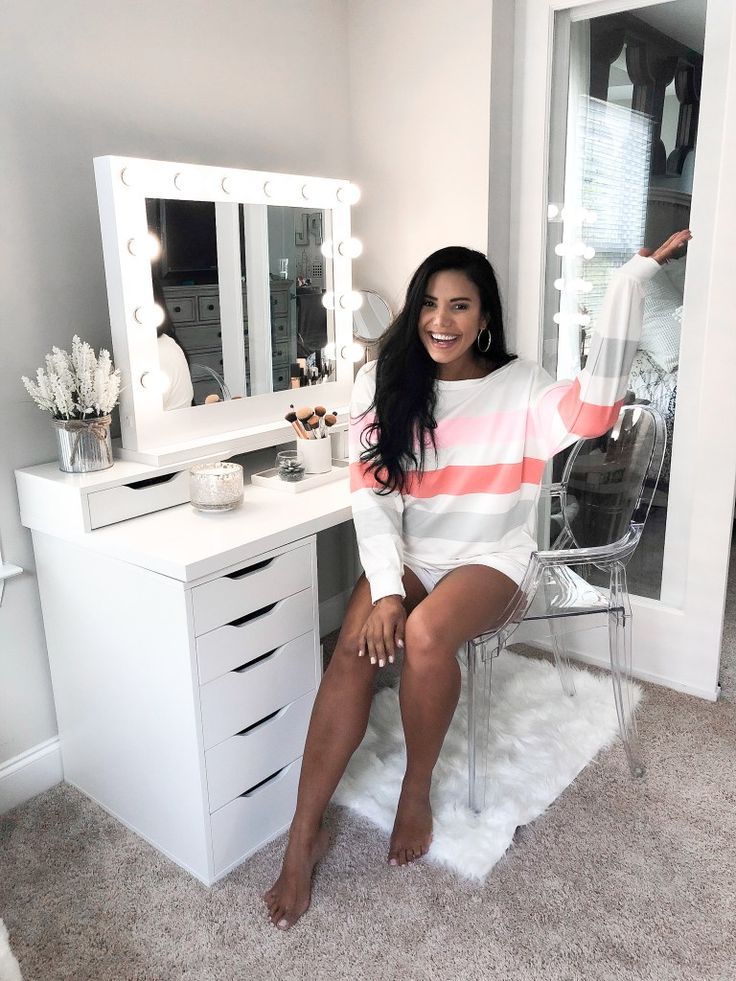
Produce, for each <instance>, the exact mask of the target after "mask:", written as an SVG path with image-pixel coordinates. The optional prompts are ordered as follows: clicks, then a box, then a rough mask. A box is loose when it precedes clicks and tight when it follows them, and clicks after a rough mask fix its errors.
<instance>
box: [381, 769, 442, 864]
mask: <svg viewBox="0 0 736 981" xmlns="http://www.w3.org/2000/svg"><path fill="white" fill-rule="evenodd" d="M431 843H432V808H431V806H430V803H429V786H428V785H426V784H425V785H422V786H416V785H413V786H412V785H410V784H409V785H408V784H407V783H406V781H405V782H404V784H403V785H402V788H401V796H400V797H399V806H398V807H397V808H396V820H395V821H394V829H393V831H392V832H391V844H390V845H389V851H388V864H389V865H408V864H409V862H413V861H414V860H415V859H417V858H421V857H422V855H426V854H427V852H428V851H429V846H430V845H431Z"/></svg>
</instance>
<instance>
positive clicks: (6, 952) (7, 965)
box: [0, 920, 23, 981]
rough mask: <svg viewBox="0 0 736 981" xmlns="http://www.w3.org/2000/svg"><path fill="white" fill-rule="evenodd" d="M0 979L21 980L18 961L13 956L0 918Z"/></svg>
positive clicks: (3, 980) (5, 980)
mask: <svg viewBox="0 0 736 981" xmlns="http://www.w3.org/2000/svg"><path fill="white" fill-rule="evenodd" d="M0 981H23V978H22V977H21V973H20V967H19V966H18V961H17V960H16V959H15V957H14V956H13V952H12V950H11V949H10V942H9V939H8V931H7V928H6V926H5V924H4V923H3V921H2V920H0Z"/></svg>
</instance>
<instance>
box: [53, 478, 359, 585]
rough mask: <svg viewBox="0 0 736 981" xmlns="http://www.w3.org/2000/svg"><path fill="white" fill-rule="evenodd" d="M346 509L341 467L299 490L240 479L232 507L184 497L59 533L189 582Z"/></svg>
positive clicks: (324, 523)
mask: <svg viewBox="0 0 736 981" xmlns="http://www.w3.org/2000/svg"><path fill="white" fill-rule="evenodd" d="M351 517H352V512H351V509H350V492H349V487H348V478H347V475H346V476H345V477H344V478H342V479H340V480H335V481H333V482H332V483H329V484H324V485H322V486H321V487H316V488H314V489H313V490H308V491H303V492H302V493H300V494H286V493H280V492H278V491H272V490H269V489H268V488H264V487H255V486H254V485H252V484H247V485H246V487H245V499H244V501H243V504H242V505H241V507H239V508H236V509H235V510H234V511H226V512H220V513H215V514H212V513H203V512H201V511H196V510H195V509H194V508H193V507H192V506H191V505H190V504H180V505H179V506H178V507H173V508H168V509H166V510H164V511H157V512H156V513H155V514H147V515H143V516H142V517H139V518H131V519H129V520H128V521H121V522H120V523H119V524H115V525H110V526H108V527H107V528H99V529H98V530H96V531H92V532H87V533H82V532H79V533H73V534H68V533H67V534H63V535H62V536H61V537H63V538H64V539H65V540H66V541H71V542H73V543H74V544H76V545H80V546H82V547H83V548H88V549H91V550H92V551H96V552H102V553H104V554H105V555H109V556H112V557H114V558H117V559H121V560H122V561H124V562H130V563H132V564H133V565H138V566H142V567H143V568H145V569H150V570H151V571H153V572H158V573H161V574H162V575H165V576H170V577H171V578H172V579H179V580H181V581H182V582H191V581H192V580H195V579H199V578H201V577H202V576H208V575H211V574H212V573H214V572H217V571H219V570H221V569H223V568H225V567H227V566H229V565H237V564H238V563H240V562H245V561H247V560H248V559H250V558H252V557H253V556H256V555H259V554H261V553H263V552H267V551H269V550H271V549H273V548H278V547H280V546H281V545H286V544H288V543H289V542H294V541H298V540H299V539H300V538H305V537H307V536H308V535H313V534H315V533H316V532H318V531H323V530H324V529H325V528H330V527H332V526H333V525H338V524H340V523H341V522H343V521H348V520H350V518H351Z"/></svg>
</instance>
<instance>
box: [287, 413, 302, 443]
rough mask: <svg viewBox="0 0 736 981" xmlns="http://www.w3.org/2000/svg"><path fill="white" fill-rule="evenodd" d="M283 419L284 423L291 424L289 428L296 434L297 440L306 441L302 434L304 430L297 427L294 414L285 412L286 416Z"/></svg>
mask: <svg viewBox="0 0 736 981" xmlns="http://www.w3.org/2000/svg"><path fill="white" fill-rule="evenodd" d="M284 419H286V421H287V422H288V423H291V428H292V429H293V430H294V432H295V433H296V434H297V436H298V437H299V439H306V438H307V437H306V436H305V434H304V430H303V429H302V427H301V426H300V425H299V423H298V422H297V420H296V412H287V413H286V415H285V416H284Z"/></svg>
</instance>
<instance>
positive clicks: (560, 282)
mask: <svg viewBox="0 0 736 981" xmlns="http://www.w3.org/2000/svg"><path fill="white" fill-rule="evenodd" d="M552 285H553V286H554V288H555V289H556V290H559V291H560V292H562V290H564V288H565V280H564V279H556V280H555V281H554V283H553V284H552Z"/></svg>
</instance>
